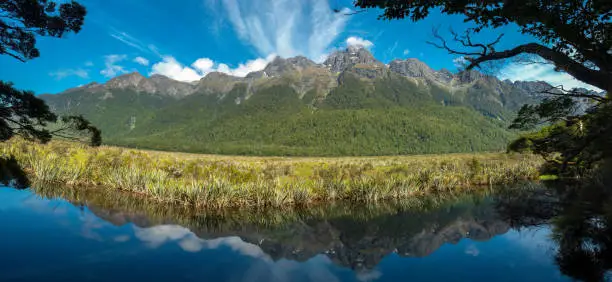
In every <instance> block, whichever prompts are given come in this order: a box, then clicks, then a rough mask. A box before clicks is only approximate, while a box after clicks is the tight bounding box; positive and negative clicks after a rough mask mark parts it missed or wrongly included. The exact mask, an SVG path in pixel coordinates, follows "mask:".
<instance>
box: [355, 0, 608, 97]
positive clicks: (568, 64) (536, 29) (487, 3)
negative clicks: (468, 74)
mask: <svg viewBox="0 0 612 282" xmlns="http://www.w3.org/2000/svg"><path fill="white" fill-rule="evenodd" d="M355 5H356V6H357V7H361V8H374V7H376V8H382V9H384V13H383V14H382V15H381V18H384V19H403V18H410V19H412V20H413V21H419V20H422V19H424V18H425V17H427V16H428V15H429V12H430V10H432V9H440V10H441V11H442V13H445V14H449V15H454V14H462V15H464V16H465V22H468V23H472V24H474V27H472V28H470V29H468V30H466V31H465V33H464V34H463V35H459V34H454V36H453V39H454V40H455V41H456V42H457V43H458V44H459V45H461V46H462V47H465V49H464V50H456V49H454V48H452V47H450V46H449V44H448V43H447V42H446V40H444V39H443V38H442V37H439V36H438V38H437V39H439V40H440V41H441V42H440V43H437V46H439V47H441V48H444V49H447V50H448V51H449V52H451V53H453V54H458V55H463V56H465V59H466V60H467V61H468V62H469V64H468V65H467V67H466V68H467V69H472V68H475V67H479V66H480V65H481V64H482V63H484V62H487V61H494V60H502V59H508V58H512V57H515V56H518V55H521V54H532V55H537V56H540V57H542V58H543V59H546V60H548V61H550V62H552V63H553V64H554V65H555V67H556V68H557V70H560V71H565V72H567V73H568V74H570V75H572V76H573V77H575V78H576V79H578V80H580V81H583V82H585V83H587V84H590V85H593V86H596V87H598V88H600V89H603V90H606V91H608V92H609V91H610V90H612V52H611V50H612V37H611V34H610V33H612V23H611V22H610V19H611V17H612V4H611V3H610V1H606V0H586V1H585V0H568V1H538V0H525V1H517V0H514V1H508V0H498V1H494V0H464V1H454V0H445V1H443V0H434V1H431V0H357V1H356V2H355ZM511 23H513V24H516V25H517V26H518V27H519V28H520V31H521V32H522V33H524V34H529V35H532V36H534V37H536V38H538V39H539V40H540V42H531V43H527V44H522V45H518V46H515V47H514V48H511V49H508V50H504V51H497V50H496V48H495V45H497V43H499V42H500V41H501V39H502V37H503V34H501V35H500V36H499V37H498V38H497V39H496V40H494V41H492V42H489V43H477V42H473V40H472V37H471V35H472V34H474V33H478V32H480V31H482V30H483V29H485V28H498V27H501V26H504V25H508V24H511Z"/></svg>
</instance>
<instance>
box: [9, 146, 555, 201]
mask: <svg viewBox="0 0 612 282" xmlns="http://www.w3.org/2000/svg"><path fill="white" fill-rule="evenodd" d="M0 148H1V151H0V152H1V153H2V155H3V156H14V158H15V159H16V160H17V162H18V163H19V164H20V165H21V167H22V168H23V169H24V171H25V172H26V173H27V175H29V176H30V178H31V179H32V180H33V181H36V182H40V183H46V184H62V185H67V186H98V187H102V189H114V190H121V191H127V192H131V193H134V194H137V195H141V196H143V197H146V198H150V199H153V200H156V201H159V202H172V203H181V204H188V205H193V206H197V207H208V208H224V207H295V206H304V205H310V204H313V203H321V202H334V201H338V200H346V201H352V202H373V201H379V200H393V199H404V198H409V197H412V196H415V195H422V194H430V193H449V192H453V191H457V190H469V189H477V187H479V186H482V185H500V184H511V183H516V182H520V181H524V180H533V179H537V178H538V176H539V174H538V168H539V166H540V165H541V164H542V162H543V161H542V160H541V159H540V158H539V157H536V156H532V155H508V154H501V153H486V154H451V155H420V156H397V157H340V158H313V157H309V158H284V157H229V156H215V155H193V154H182V153H176V154H174V153H167V152H152V151H140V150H133V149H124V148H116V147H99V148H90V147H86V146H83V145H79V144H75V143H67V142H59V141H54V142H51V143H49V144H45V145H41V144H34V143H30V142H26V141H23V140H18V139H16V140H11V141H8V142H5V143H3V144H1V145H0Z"/></svg>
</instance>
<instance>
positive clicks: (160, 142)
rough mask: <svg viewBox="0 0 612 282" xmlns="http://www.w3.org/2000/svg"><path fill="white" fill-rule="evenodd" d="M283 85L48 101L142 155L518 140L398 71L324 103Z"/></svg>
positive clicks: (405, 149) (306, 152)
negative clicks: (445, 103) (219, 92)
mask: <svg viewBox="0 0 612 282" xmlns="http://www.w3.org/2000/svg"><path fill="white" fill-rule="evenodd" d="M279 79H280V81H276V82H275V83H274V84H273V85H265V86H261V87H260V88H259V89H258V90H257V92H256V93H254V94H253V95H251V96H249V98H248V99H246V98H244V97H245V93H246V92H247V85H246V84H244V83H239V84H237V85H236V86H235V87H234V89H233V90H232V91H230V92H229V93H227V94H224V95H215V94H204V93H196V94H192V95H190V96H187V97H185V98H182V99H178V100H177V99H174V98H171V97H167V96H160V95H152V94H148V93H138V92H134V91H132V90H121V91H119V90H113V92H112V97H109V96H108V94H107V93H86V92H82V91H79V90H77V91H74V92H69V93H65V94H61V95H46V96H44V99H45V100H46V101H47V102H48V103H49V104H50V105H53V107H54V108H55V109H56V110H57V111H59V112H65V113H71V114H83V115H84V116H85V117H86V118H88V119H89V120H91V121H92V122H94V124H96V125H97V126H99V127H100V129H101V130H102V133H103V139H104V142H105V143H106V144H108V145H118V146H123V147H134V148H140V149H159V150H168V151H182V152H194V153H212V154H238V155H245V154H248V155H277V156H278V155H285V156H347V155H350V156H356V155H398V154H422V153H459V152H482V151H496V152H497V151H503V150H504V149H505V146H506V144H507V143H508V142H509V141H510V140H512V139H514V138H516V136H515V134H513V133H511V132H510V131H508V130H507V129H506V127H507V123H506V122H503V121H500V120H497V119H493V118H489V117H486V116H483V115H482V114H481V113H480V112H478V111H475V110H474V109H470V107H471V106H469V105H468V104H461V103H459V102H456V103H455V104H456V105H455V106H443V105H441V103H440V100H442V99H446V100H450V98H449V97H451V96H452V95H450V93H449V92H448V91H446V92H444V91H443V90H441V89H437V88H436V89H433V88H432V89H428V88H425V87H417V85H416V84H415V83H414V82H413V81H410V80H409V79H406V78H404V77H401V76H399V75H396V74H389V75H388V77H383V78H380V79H376V80H373V81H365V80H363V79H360V78H358V77H355V76H354V75H352V74H350V73H347V74H344V76H343V78H342V79H343V80H342V81H343V83H342V85H340V86H339V87H337V88H334V89H333V90H331V92H330V93H329V94H328V95H327V96H326V97H325V98H324V99H319V98H317V97H316V94H315V93H314V91H310V92H308V93H306V94H305V95H304V96H303V97H302V98H300V95H299V94H298V93H296V92H295V90H294V89H293V88H292V87H290V86H289V84H288V82H287V81H285V80H284V79H285V78H279ZM371 84H372V85H371ZM83 91H87V90H83ZM432 91H434V92H436V94H435V95H436V97H434V96H433V94H431V92H432ZM458 95H459V94H456V95H455V96H457V97H458ZM220 97H221V98H220ZM445 97H446V98H445ZM483 100H485V99H483ZM236 101H241V102H240V103H236ZM482 103H484V102H482ZM473 104H474V107H481V108H486V105H484V104H477V103H476V102H475V101H474V103H473ZM491 111H493V110H491ZM505 113H506V115H508V113H509V111H506V112H505Z"/></svg>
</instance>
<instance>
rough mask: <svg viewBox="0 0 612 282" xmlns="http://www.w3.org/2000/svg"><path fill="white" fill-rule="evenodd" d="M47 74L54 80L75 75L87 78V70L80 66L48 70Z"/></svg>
mask: <svg viewBox="0 0 612 282" xmlns="http://www.w3.org/2000/svg"><path fill="white" fill-rule="evenodd" d="M49 76H51V77H53V78H55V79H56V80H62V79H64V78H66V77H70V76H77V77H80V78H89V72H88V71H87V70H85V69H82V68H76V69H61V70H57V71H54V72H50V73H49Z"/></svg>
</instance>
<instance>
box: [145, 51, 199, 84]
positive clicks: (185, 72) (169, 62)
mask: <svg viewBox="0 0 612 282" xmlns="http://www.w3.org/2000/svg"><path fill="white" fill-rule="evenodd" d="M151 74H161V75H165V76H167V77H169V78H172V79H175V80H180V81H195V80H198V79H200V78H201V77H202V76H201V75H200V74H198V72H196V71H195V70H194V69H192V68H190V67H186V66H183V65H182V64H181V63H179V62H178V61H177V60H176V59H175V58H174V57H172V56H165V57H163V60H162V61H161V62H159V63H156V64H154V65H153V68H152V70H151Z"/></svg>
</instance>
